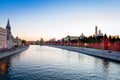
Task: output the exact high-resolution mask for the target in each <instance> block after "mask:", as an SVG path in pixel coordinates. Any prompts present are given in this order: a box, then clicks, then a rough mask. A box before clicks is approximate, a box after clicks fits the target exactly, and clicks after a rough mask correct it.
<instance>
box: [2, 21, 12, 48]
mask: <svg viewBox="0 0 120 80" xmlns="http://www.w3.org/2000/svg"><path fill="white" fill-rule="evenodd" d="M11 37H12V34H11V27H10V23H9V20H8V22H7V25H6V29H4V28H1V27H0V49H3V48H7V49H11V48H12V47H13V42H12V40H11Z"/></svg>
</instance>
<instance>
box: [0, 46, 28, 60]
mask: <svg viewBox="0 0 120 80" xmlns="http://www.w3.org/2000/svg"><path fill="white" fill-rule="evenodd" d="M28 47H29V46H24V47H18V48H15V49H12V50H7V51H4V52H0V59H1V58H4V57H7V56H10V55H13V54H16V53H19V52H21V51H24V50H26V49H28Z"/></svg>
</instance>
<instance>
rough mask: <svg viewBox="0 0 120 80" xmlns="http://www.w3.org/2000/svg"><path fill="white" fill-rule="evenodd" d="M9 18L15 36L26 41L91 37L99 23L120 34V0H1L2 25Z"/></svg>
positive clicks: (0, 22)
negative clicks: (81, 36)
mask: <svg viewBox="0 0 120 80" xmlns="http://www.w3.org/2000/svg"><path fill="white" fill-rule="evenodd" d="M8 18H9V19H10V24H11V28H12V34H13V36H14V37H16V36H18V37H20V38H24V39H26V40H39V39H40V38H44V39H45V40H48V39H51V38H57V39H61V38H63V37H65V36H67V35H72V36H80V35H81V33H84V34H85V35H86V36H89V35H93V34H94V33H95V30H94V28H95V26H98V28H99V29H101V31H102V32H103V33H107V35H120V0H0V27H3V28H5V27H6V24H7V20H8Z"/></svg>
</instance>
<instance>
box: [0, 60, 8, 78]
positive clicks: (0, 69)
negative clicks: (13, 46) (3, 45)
mask: <svg viewBox="0 0 120 80" xmlns="http://www.w3.org/2000/svg"><path fill="white" fill-rule="evenodd" d="M9 66H10V62H9V59H7V58H6V59H2V60H1V61H0V78H1V79H2V78H3V79H4V77H5V76H6V74H7V73H8V69H9Z"/></svg>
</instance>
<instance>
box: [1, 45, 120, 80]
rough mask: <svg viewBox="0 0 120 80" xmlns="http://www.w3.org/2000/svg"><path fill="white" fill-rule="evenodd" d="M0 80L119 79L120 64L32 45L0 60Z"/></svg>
mask: <svg viewBox="0 0 120 80" xmlns="http://www.w3.org/2000/svg"><path fill="white" fill-rule="evenodd" d="M0 80H120V64H119V63H114V62H110V61H106V60H104V59H99V58H97V57H91V56H88V55H84V54H81V53H77V52H73V51H67V50H63V49H57V48H52V47H47V46H38V45H33V46H30V48H29V49H28V50H26V51H23V52H21V53H19V54H15V55H13V56H11V57H7V58H4V59H1V60H0Z"/></svg>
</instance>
